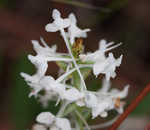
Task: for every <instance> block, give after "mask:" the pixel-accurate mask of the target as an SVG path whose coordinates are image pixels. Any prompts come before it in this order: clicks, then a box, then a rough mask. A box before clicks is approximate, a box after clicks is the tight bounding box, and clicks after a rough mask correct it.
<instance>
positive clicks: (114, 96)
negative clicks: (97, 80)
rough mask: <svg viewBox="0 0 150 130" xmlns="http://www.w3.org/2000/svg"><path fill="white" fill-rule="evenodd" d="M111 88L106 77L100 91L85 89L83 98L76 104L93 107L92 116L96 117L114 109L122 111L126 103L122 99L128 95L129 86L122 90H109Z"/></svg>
mask: <svg viewBox="0 0 150 130" xmlns="http://www.w3.org/2000/svg"><path fill="white" fill-rule="evenodd" d="M109 88H110V82H109V81H108V80H106V79H104V80H103V85H102V88H101V89H100V90H99V91H98V92H93V91H85V92H84V97H83V98H82V100H79V101H78V102H77V103H76V104H77V105H78V106H86V107H88V108H91V110H92V118H96V117H97V116H98V115H100V116H101V117H106V116H107V115H108V114H107V112H108V111H110V110H113V109H115V110H117V111H118V112H119V113H122V112H123V106H124V103H123V102H122V101H121V99H124V98H125V97H126V96H127V94H128V88H129V86H128V85H127V86H125V87H124V89H123V90H122V91H119V90H117V89H112V90H111V91H109Z"/></svg>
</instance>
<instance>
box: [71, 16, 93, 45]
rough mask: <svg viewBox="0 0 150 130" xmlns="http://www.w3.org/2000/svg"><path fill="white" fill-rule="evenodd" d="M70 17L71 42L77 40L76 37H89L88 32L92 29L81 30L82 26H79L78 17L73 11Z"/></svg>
mask: <svg viewBox="0 0 150 130" xmlns="http://www.w3.org/2000/svg"><path fill="white" fill-rule="evenodd" d="M69 19H70V21H71V25H70V26H69V28H68V36H69V38H70V42H71V44H73V43H74V42H75V38H76V37H77V38H80V37H83V38H86V37H87V32H89V31H90V29H84V30H81V29H80V28H78V27H77V20H76V17H75V15H74V14H73V13H71V14H70V15H69Z"/></svg>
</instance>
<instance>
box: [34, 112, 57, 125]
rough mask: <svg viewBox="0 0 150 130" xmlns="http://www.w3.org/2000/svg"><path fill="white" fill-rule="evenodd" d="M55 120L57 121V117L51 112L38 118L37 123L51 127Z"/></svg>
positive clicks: (41, 114)
mask: <svg viewBox="0 0 150 130" xmlns="http://www.w3.org/2000/svg"><path fill="white" fill-rule="evenodd" d="M54 119H55V116H54V115H53V114H51V113H50V112H42V113H40V114H39V115H38V116H37V118H36V121H37V122H39V123H41V124H45V125H47V126H49V125H51V124H52V122H53V121H54Z"/></svg>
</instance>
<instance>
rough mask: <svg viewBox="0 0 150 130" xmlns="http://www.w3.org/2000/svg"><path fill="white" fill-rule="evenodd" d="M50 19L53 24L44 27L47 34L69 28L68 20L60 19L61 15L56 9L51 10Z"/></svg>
mask: <svg viewBox="0 0 150 130" xmlns="http://www.w3.org/2000/svg"><path fill="white" fill-rule="evenodd" d="M52 17H53V19H54V22H53V23H49V24H47V25H46V27H45V30H46V31H47V32H56V31H59V30H62V29H64V28H67V27H69V26H70V20H69V19H68V18H66V19H63V18H61V14H60V12H59V11H58V10H57V9H54V10H53V13H52Z"/></svg>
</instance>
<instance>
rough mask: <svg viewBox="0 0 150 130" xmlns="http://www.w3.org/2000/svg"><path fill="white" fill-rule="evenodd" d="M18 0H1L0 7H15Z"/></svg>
mask: <svg viewBox="0 0 150 130" xmlns="http://www.w3.org/2000/svg"><path fill="white" fill-rule="evenodd" d="M15 5H16V0H0V7H7V8H14V7H15Z"/></svg>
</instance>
